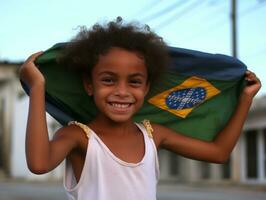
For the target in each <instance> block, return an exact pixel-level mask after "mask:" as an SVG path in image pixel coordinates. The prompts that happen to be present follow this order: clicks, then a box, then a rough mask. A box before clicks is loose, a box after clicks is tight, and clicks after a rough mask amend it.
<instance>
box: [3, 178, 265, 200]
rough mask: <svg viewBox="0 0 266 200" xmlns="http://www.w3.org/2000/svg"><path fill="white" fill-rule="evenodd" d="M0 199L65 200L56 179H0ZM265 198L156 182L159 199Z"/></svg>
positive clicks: (254, 190)
mask: <svg viewBox="0 0 266 200" xmlns="http://www.w3.org/2000/svg"><path fill="white" fill-rule="evenodd" d="M0 199H1V200H35V199H38V200H64V199H66V196H65V193H64V189H63V187H62V184H61V183H58V182H56V183H55V182H49V183H47V182H45V183H41V182H24V181H14V180H5V181H0ZM232 199H234V200H251V199H252V200H265V199H266V188H265V186H264V187H258V186H257V187H255V186H232V185H231V186H229V185H227V186H215V185H210V184H209V185H206V184H205V185H201V186H200V185H198V184H197V185H174V186H173V185H172V186H168V185H159V186H158V200H232Z"/></svg>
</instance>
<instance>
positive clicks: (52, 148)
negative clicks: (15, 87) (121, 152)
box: [20, 52, 77, 174]
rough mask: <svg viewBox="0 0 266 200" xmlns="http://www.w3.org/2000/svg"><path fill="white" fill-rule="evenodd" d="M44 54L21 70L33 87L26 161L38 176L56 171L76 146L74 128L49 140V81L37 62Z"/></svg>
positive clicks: (31, 59) (67, 129) (61, 132)
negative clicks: (47, 102) (46, 111)
mask: <svg viewBox="0 0 266 200" xmlns="http://www.w3.org/2000/svg"><path fill="white" fill-rule="evenodd" d="M40 54H41V52H38V53H35V54H33V55H32V56H30V57H29V58H28V59H27V60H26V62H25V63H24V64H23V65H22V66H21V68H20V77H21V79H22V80H23V81H24V82H25V83H26V84H27V85H28V86H29V88H30V93H29V97H30V102H29V112H28V122H27V130H26V158H27V164H28V167H29V169H30V170H31V171H32V172H33V173H36V174H41V173H46V172H48V171H50V170H52V169H53V168H55V167H56V166H57V165H58V164H59V163H60V162H61V161H62V160H63V159H64V158H65V157H66V155H67V154H68V153H69V152H70V150H71V149H72V148H74V146H75V145H76V141H77V140H74V139H73V136H72V135H73V134H70V133H69V132H70V131H69V129H70V128H63V129H61V130H59V131H58V133H57V134H56V137H55V139H54V140H53V141H49V137H48V130H47V123H46V114H45V79H44V77H43V75H42V74H41V72H40V71H39V70H38V68H37V67H36V66H35V65H34V63H33V62H34V60H35V59H36V58H37V57H38V56H39V55H40Z"/></svg>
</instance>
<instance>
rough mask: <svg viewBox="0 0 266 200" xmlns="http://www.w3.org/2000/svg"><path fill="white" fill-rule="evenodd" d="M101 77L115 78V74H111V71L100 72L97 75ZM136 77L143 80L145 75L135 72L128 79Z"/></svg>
mask: <svg viewBox="0 0 266 200" xmlns="http://www.w3.org/2000/svg"><path fill="white" fill-rule="evenodd" d="M101 75H111V76H117V74H116V73H114V72H111V71H103V72H100V73H99V76H101ZM136 76H141V77H144V78H145V75H144V74H143V73H141V72H137V73H133V74H130V75H129V77H130V78H134V77H136Z"/></svg>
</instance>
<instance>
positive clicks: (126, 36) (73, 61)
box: [60, 17, 169, 86]
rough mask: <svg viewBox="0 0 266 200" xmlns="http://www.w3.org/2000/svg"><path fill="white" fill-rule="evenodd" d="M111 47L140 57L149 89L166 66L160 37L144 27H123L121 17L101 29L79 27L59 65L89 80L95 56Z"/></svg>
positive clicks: (128, 25) (166, 53)
mask: <svg viewBox="0 0 266 200" xmlns="http://www.w3.org/2000/svg"><path fill="white" fill-rule="evenodd" d="M112 47H119V48H123V49H125V50H128V51H132V52H136V53H138V54H140V55H142V56H143V58H144V62H145V65H146V67H147V71H148V82H149V83H150V85H151V86H152V85H153V84H154V83H155V82H157V80H158V78H159V77H160V76H161V73H162V71H163V70H164V69H165V68H166V66H167V65H168V63H169V56H168V51H167V45H166V43H165V42H164V41H163V39H162V38H161V37H159V36H158V35H156V34H155V33H154V32H152V31H150V28H149V26H147V25H139V24H137V23H135V24H134V23H128V24H124V23H123V20H122V18H121V17H117V19H116V20H115V21H111V22H109V23H107V24H104V25H100V24H98V23H96V24H95V25H93V26H92V28H91V29H89V30H87V29H86V28H85V27H82V28H81V30H80V32H79V33H78V34H77V36H76V37H75V38H74V39H72V40H71V41H70V42H69V43H68V45H67V46H66V48H65V49H64V52H63V57H62V59H60V60H61V61H60V62H62V63H65V64H66V65H68V66H70V67H71V68H72V67H74V68H75V69H77V70H80V72H82V73H83V75H86V77H87V78H89V79H91V71H92V69H93V67H94V66H95V65H96V64H97V62H98V60H99V56H100V55H105V54H106V53H108V51H109V50H110V48H112Z"/></svg>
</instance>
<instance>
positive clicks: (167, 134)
mask: <svg viewBox="0 0 266 200" xmlns="http://www.w3.org/2000/svg"><path fill="white" fill-rule="evenodd" d="M246 80H247V86H246V87H245V88H244V90H243V92H242V94H241V96H240V98H239V104H238V106H237V108H236V110H235V112H234V114H233V116H232V117H231V118H230V120H229V122H228V123H227V125H226V126H225V127H224V128H223V130H222V131H221V132H220V133H219V134H218V135H217V137H216V138H215V140H214V141H212V142H205V141H201V140H197V139H193V138H190V137H186V136H184V135H180V134H177V133H175V132H174V131H172V130H170V129H168V128H165V127H162V126H160V125H156V124H154V125H152V126H153V129H154V132H155V133H154V137H155V142H157V146H158V147H160V148H165V149H168V150H171V151H173V152H175V153H178V154H180V155H183V156H185V157H189V158H192V159H197V160H204V161H209V162H215V163H224V162H226V160H227V159H228V157H229V155H230V153H231V151H232V150H233V148H234V146H235V144H236V142H237V140H238V138H239V136H240V133H241V130H242V127H243V125H244V122H245V119H246V117H247V114H248V111H249V108H250V106H251V103H252V100H253V97H254V96H255V95H256V93H257V92H258V90H259V89H260V87H261V83H260V81H259V79H258V78H257V77H256V76H255V74H254V73H252V72H249V71H247V72H246Z"/></svg>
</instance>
